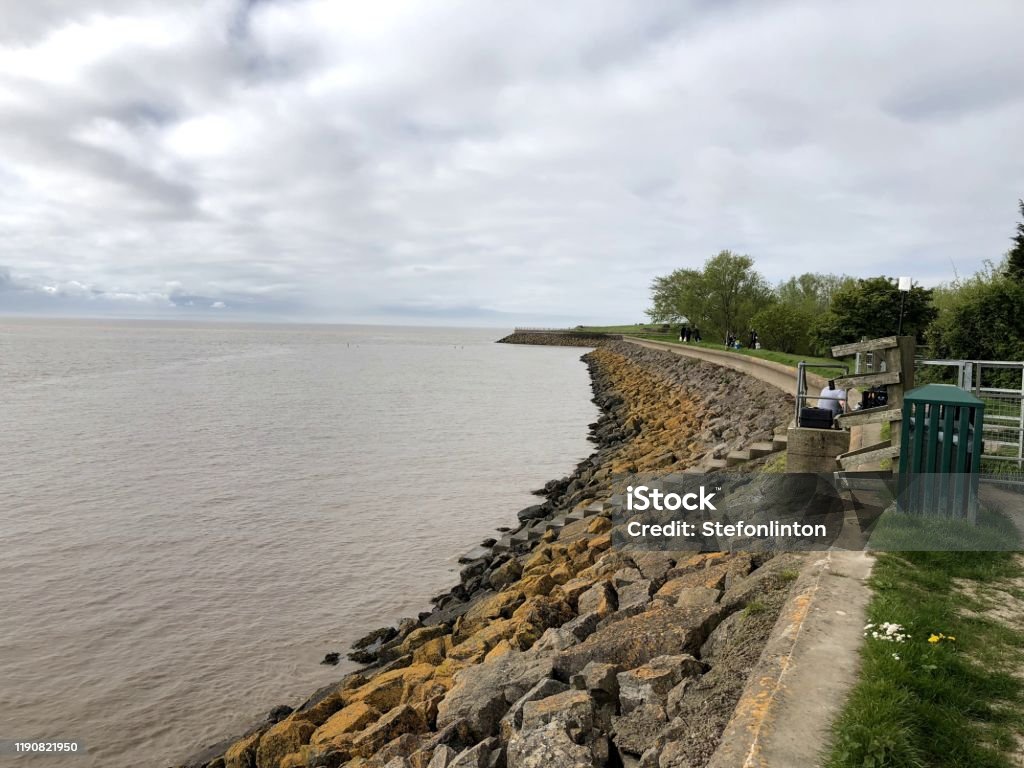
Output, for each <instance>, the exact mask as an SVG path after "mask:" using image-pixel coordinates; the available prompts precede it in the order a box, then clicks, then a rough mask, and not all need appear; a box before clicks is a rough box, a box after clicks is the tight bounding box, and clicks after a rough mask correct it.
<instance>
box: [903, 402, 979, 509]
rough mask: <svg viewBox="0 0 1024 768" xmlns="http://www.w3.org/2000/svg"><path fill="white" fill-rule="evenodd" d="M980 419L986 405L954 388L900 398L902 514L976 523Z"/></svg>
mask: <svg viewBox="0 0 1024 768" xmlns="http://www.w3.org/2000/svg"><path fill="white" fill-rule="evenodd" d="M984 419H985V404H984V403H983V402H982V401H981V400H979V399H978V398H976V397H974V395H972V394H970V393H969V392H965V391H964V390H962V389H960V388H959V387H956V386H953V385H952V384H927V385H925V386H923V387H918V388H917V389H913V390H911V391H910V392H908V393H907V394H906V395H904V397H903V425H902V439H901V441H900V473H899V507H900V509H901V510H902V511H904V512H910V513H913V514H921V515H938V516H944V517H966V518H969V519H970V520H975V519H976V518H977V514H978V475H979V472H980V470H981V450H982V443H981V432H982V427H983V424H984Z"/></svg>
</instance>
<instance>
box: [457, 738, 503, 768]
mask: <svg viewBox="0 0 1024 768" xmlns="http://www.w3.org/2000/svg"><path fill="white" fill-rule="evenodd" d="M498 748H500V744H499V743H498V740H497V739H496V738H494V737H493V736H492V737H491V738H489V739H484V740H483V741H481V742H480V743H479V744H477V745H475V746H472V747H469V748H467V749H464V750H463V751H462V752H460V753H459V754H458V755H456V756H455V757H454V758H452V761H451V762H450V763H449V764H448V766H449V768H487V764H488V761H489V758H490V756H491V752H493V751H494V750H495V749H498Z"/></svg>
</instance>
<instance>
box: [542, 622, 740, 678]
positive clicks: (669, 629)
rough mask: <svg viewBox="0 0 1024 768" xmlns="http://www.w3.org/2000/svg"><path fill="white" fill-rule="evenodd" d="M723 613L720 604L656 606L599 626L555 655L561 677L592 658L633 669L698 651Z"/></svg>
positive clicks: (581, 666) (556, 666)
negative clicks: (584, 637) (680, 606)
mask: <svg viewBox="0 0 1024 768" xmlns="http://www.w3.org/2000/svg"><path fill="white" fill-rule="evenodd" d="M720 615H721V608H720V607H719V606H718V605H714V606H708V607H703V608H687V609H683V608H667V607H666V608H662V607H656V608H652V609H651V610H649V611H646V612H645V613H641V614H639V615H637V616H631V617H629V618H626V619H623V620H622V621H617V622H615V623H614V624H609V625H607V626H604V627H602V628H601V629H598V631H597V632H595V633H594V634H592V635H591V636H590V637H588V638H587V639H586V640H584V641H583V642H582V643H580V644H579V645H576V646H573V647H572V648H567V649H566V650H564V651H562V652H561V653H560V654H558V656H557V657H556V658H555V671H556V676H557V677H558V678H559V679H563V680H568V679H569V677H570V676H571V675H574V674H575V673H577V672H579V671H580V670H581V669H583V668H584V667H585V666H586V665H587V664H588V663H590V662H591V661H602V662H606V663H610V664H618V665H619V666H620V667H623V668H625V669H633V668H635V667H639V666H640V665H641V664H645V663H647V662H648V661H650V660H651V659H653V658H655V657H657V656H665V655H670V654H680V653H695V652H697V650H698V649H699V648H700V645H701V643H703V642H704V640H705V639H707V636H708V634H709V633H710V632H711V630H712V629H714V627H715V625H716V624H717V623H718V618H719V616H720Z"/></svg>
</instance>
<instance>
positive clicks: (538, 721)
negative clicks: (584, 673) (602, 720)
mask: <svg viewBox="0 0 1024 768" xmlns="http://www.w3.org/2000/svg"><path fill="white" fill-rule="evenodd" d="M594 715H595V712H594V700H593V699H591V698H590V694H589V693H587V692H586V691H579V690H568V691H563V692H562V693H556V694H555V695H554V696H548V697H547V698H545V699H537V700H534V701H528V702H526V704H525V705H524V706H523V726H522V730H524V731H532V730H536V729H538V728H541V727H543V726H545V725H547V724H548V723H552V722H557V723H559V724H561V725H562V726H563V727H564V728H565V730H566V732H567V733H568V734H569V735H570V736H571V737H572V738H573V739H574V740H575V741H581V740H582V737H583V736H585V735H586V734H589V733H590V731H591V730H593V728H594V726H595V724H596V723H595V717H594Z"/></svg>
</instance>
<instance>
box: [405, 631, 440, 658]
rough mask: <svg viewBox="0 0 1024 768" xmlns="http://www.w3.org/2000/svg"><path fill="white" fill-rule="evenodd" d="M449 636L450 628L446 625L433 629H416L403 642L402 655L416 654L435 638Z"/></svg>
mask: <svg viewBox="0 0 1024 768" xmlns="http://www.w3.org/2000/svg"><path fill="white" fill-rule="evenodd" d="M447 634H448V627H446V626H445V625H444V624H435V625H434V626H431V627H419V628H418V629H414V630H413V631H412V632H410V633H409V634H408V635H406V636H405V639H404V640H403V641H402V653H403V654H409V653H414V652H415V651H416V649H417V648H419V647H420V646H421V645H423V644H424V643H426V642H428V641H430V640H433V639H435V638H439V637H443V636H444V635H447Z"/></svg>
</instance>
